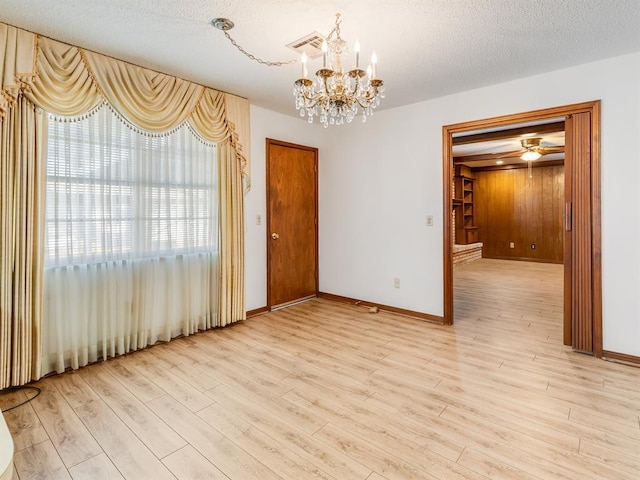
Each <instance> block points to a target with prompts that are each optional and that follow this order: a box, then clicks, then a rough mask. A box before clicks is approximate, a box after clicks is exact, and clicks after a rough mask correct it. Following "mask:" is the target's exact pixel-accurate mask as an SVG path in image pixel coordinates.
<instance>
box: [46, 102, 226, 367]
mask: <svg viewBox="0 0 640 480" xmlns="http://www.w3.org/2000/svg"><path fill="white" fill-rule="evenodd" d="M48 128H49V130H48V132H49V135H48V158H47V196H46V230H45V275H44V311H43V339H44V340H43V362H42V364H43V368H42V373H43V374H46V373H49V372H51V371H57V372H62V371H64V369H65V368H67V367H71V368H79V367H81V366H83V365H86V364H88V363H90V362H93V361H96V360H98V359H101V358H107V357H110V356H114V355H117V354H123V353H126V352H127V351H130V350H136V349H139V348H142V347H145V346H146V345H149V344H153V343H155V342H156V341H158V340H163V341H168V340H170V339H171V338H173V337H175V336H177V335H181V334H184V335H189V334H191V333H194V332H195V331H197V330H198V329H206V328H211V327H212V326H214V325H216V322H217V316H218V306H217V298H218V288H217V278H218V275H217V268H218V235H219V234H218V207H217V171H218V170H217V160H216V158H217V157H216V149H215V145H211V144H207V143H206V142H204V141H202V140H201V139H200V138H199V137H197V136H196V134H194V133H193V131H192V130H191V129H190V128H189V127H188V126H187V125H186V124H185V125H183V126H182V127H180V128H178V129H176V130H175V131H173V132H171V133H170V134H166V135H163V136H152V135H149V134H146V133H144V132H140V131H137V130H136V129H135V128H133V127H131V126H130V125H128V124H126V123H125V122H124V121H122V120H121V119H120V118H119V117H118V116H116V115H115V114H114V113H113V112H112V110H111V109H110V108H108V106H106V105H103V106H101V107H100V108H98V109H97V110H96V111H94V112H91V114H89V115H86V116H84V117H82V118H75V119H68V118H56V117H54V116H50V117H49V125H48Z"/></svg>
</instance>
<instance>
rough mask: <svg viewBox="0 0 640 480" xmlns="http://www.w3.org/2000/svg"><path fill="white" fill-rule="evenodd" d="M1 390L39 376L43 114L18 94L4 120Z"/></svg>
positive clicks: (0, 153) (0, 141) (0, 144)
mask: <svg viewBox="0 0 640 480" xmlns="http://www.w3.org/2000/svg"><path fill="white" fill-rule="evenodd" d="M0 124H1V125H0V130H1V137H0V245H2V247H1V250H0V389H2V388H6V387H8V386H10V385H23V384H25V383H27V382H29V381H31V380H37V379H38V378H40V361H41V354H40V352H41V344H40V334H41V325H42V320H41V316H42V277H43V256H44V245H43V241H44V195H45V182H46V179H45V177H44V164H45V162H44V155H46V151H45V145H44V144H43V143H42V141H41V140H40V139H42V138H44V139H46V138H47V137H46V119H45V114H44V112H43V111H42V110H41V109H39V108H37V107H36V106H35V105H33V104H32V103H31V102H30V101H29V100H27V99H26V98H24V97H22V96H21V95H18V97H17V98H16V99H15V100H14V101H12V102H11V106H8V107H7V108H6V110H5V115H4V117H3V118H2V119H0Z"/></svg>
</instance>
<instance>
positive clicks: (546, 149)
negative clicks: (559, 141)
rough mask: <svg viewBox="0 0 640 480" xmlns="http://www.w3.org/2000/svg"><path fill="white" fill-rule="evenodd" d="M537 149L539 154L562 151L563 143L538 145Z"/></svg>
mask: <svg viewBox="0 0 640 480" xmlns="http://www.w3.org/2000/svg"><path fill="white" fill-rule="evenodd" d="M537 150H538V152H539V153H540V154H541V155H549V154H551V153H564V145H559V146H557V147H538V149H537Z"/></svg>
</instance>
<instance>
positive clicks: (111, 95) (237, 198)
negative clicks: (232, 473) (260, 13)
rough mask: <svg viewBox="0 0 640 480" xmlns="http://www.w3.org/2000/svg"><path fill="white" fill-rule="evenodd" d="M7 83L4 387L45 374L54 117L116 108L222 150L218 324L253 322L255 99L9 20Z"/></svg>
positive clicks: (0, 290)
mask: <svg viewBox="0 0 640 480" xmlns="http://www.w3.org/2000/svg"><path fill="white" fill-rule="evenodd" d="M0 81H1V82H2V84H1V85H0V87H1V96H0V133H1V136H0V201H1V203H0V227H1V229H0V389H2V388H5V387H7V386H10V385H21V384H24V383H27V382H29V381H30V380H35V379H38V378H40V376H41V361H42V359H41V342H42V339H41V330H42V313H43V312H42V278H43V241H44V235H43V231H44V197H45V184H46V179H45V176H44V175H45V174H44V172H45V168H44V166H45V162H46V138H47V131H46V113H45V112H51V113H53V114H56V115H63V116H77V115H81V114H83V113H86V112H89V111H91V110H92V109H94V108H96V107H97V106H98V105H100V104H101V103H104V102H106V103H107V104H108V105H109V106H110V107H111V108H112V109H113V110H114V111H115V112H116V114H118V115H119V116H121V117H123V118H124V119H125V120H126V121H127V122H129V123H131V124H132V125H134V126H136V127H137V128H140V129H141V130H143V131H148V132H156V133H163V132H168V131H171V130H173V129H175V128H177V127H178V126H180V125H181V124H183V123H185V122H188V123H189V125H190V126H191V127H192V128H193V129H194V130H195V131H196V132H197V133H198V134H199V135H201V136H202V137H203V138H204V139H206V140H207V141H209V142H212V143H216V144H217V155H218V158H219V182H220V185H219V214H220V217H219V218H220V239H219V245H220V258H219V265H220V269H219V271H220V274H219V279H218V282H217V283H218V295H219V297H218V303H219V307H218V311H219V319H218V322H217V326H224V325H227V324H229V323H232V322H235V321H238V320H241V319H244V318H245V310H244V308H245V307H244V304H245V301H244V224H243V223H244V212H243V209H244V191H245V189H246V188H248V185H249V182H248V179H249V163H248V161H247V158H248V148H247V147H248V145H249V103H248V101H247V100H246V99H242V98H240V97H236V96H234V95H230V94H226V93H223V92H219V91H216V90H213V89H209V88H206V87H204V86H202V85H197V84H194V83H191V82H188V81H185V80H182V79H179V78H176V77H172V76H169V75H165V74H162V73H158V72H155V71H152V70H148V69H144V68H141V67H138V66H135V65H131V64H128V63H125V62H122V61H119V60H115V59H113V58H109V57H106V56H103V55H100V54H97V53H93V52H89V51H86V50H83V49H81V48H78V47H74V46H70V45H67V44H64V43H60V42H57V41H54V40H51V39H47V38H44V37H41V36H39V35H37V34H33V33H30V32H27V31H24V30H21V29H18V28H15V27H12V26H8V25H5V24H2V23H0ZM245 152H247V153H245Z"/></svg>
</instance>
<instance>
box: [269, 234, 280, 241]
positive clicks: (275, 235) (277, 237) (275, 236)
mask: <svg viewBox="0 0 640 480" xmlns="http://www.w3.org/2000/svg"><path fill="white" fill-rule="evenodd" d="M271 238H273V239H274V240H277V239H279V238H280V235H278V234H277V233H275V232H273V233H272V234H271Z"/></svg>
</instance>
